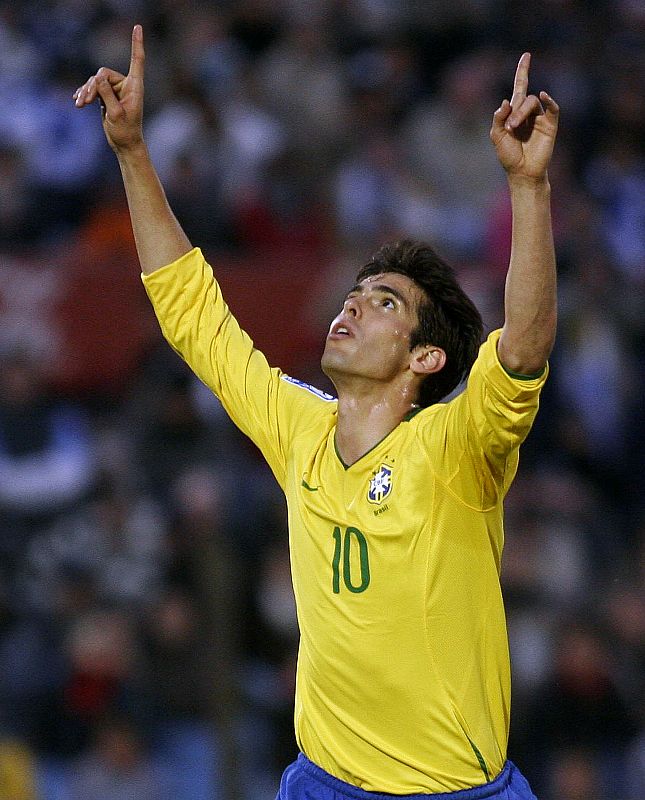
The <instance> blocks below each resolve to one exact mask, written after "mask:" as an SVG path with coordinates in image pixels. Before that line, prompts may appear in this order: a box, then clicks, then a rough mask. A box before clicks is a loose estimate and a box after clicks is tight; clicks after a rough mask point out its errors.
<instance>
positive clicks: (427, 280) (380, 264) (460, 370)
mask: <svg viewBox="0 0 645 800" xmlns="http://www.w3.org/2000/svg"><path fill="white" fill-rule="evenodd" d="M382 272H395V273H398V274H399V275H407V277H408V278H411V279H412V280H413V281H414V282H415V283H416V284H417V286H419V287H420V288H421V289H422V290H423V293H424V294H425V297H426V300H425V301H424V302H422V303H421V305H420V306H419V308H418V315H419V324H418V326H417V328H416V329H415V330H414V331H413V332H412V336H411V338H410V350H414V348H415V347H417V345H422V344H434V345H436V346H437V347H441V349H442V350H444V351H445V353H446V363H445V366H444V367H443V369H441V370H440V371H439V372H435V373H432V374H431V375H428V376H427V377H426V378H425V380H424V381H423V383H422V384H421V388H420V390H419V397H418V398H417V403H418V405H420V406H421V407H422V408H424V407H426V406H430V405H432V404H433V403H437V402H438V401H439V400H441V399H442V398H444V397H445V396H446V395H448V394H450V392H451V391H452V390H453V389H455V388H456V387H457V386H458V385H459V384H460V383H461V382H462V381H463V380H464V379H465V378H466V376H467V375H468V373H469V372H470V368H471V367H472V365H473V363H474V361H475V359H476V358H477V352H478V351H479V346H480V345H481V343H482V336H483V329H484V325H483V322H482V318H481V315H480V313H479V311H478V310H477V308H476V307H475V304H474V303H473V302H472V300H471V299H470V298H469V297H468V295H467V294H466V293H465V292H464V290H463V289H462V288H461V286H460V285H459V283H458V281H457V278H456V277H455V273H454V270H453V269H452V267H451V266H450V265H449V264H447V263H446V262H445V261H444V260H443V258H441V256H440V255H439V254H438V253H437V252H436V251H435V250H434V249H433V248H432V247H431V246H430V245H429V244H426V243H425V242H418V241H412V240H409V239H405V240H403V241H400V242H388V243H387V244H384V245H383V246H382V247H381V248H380V250H379V251H378V252H377V253H375V254H374V255H373V256H372V258H371V259H370V261H369V262H368V263H367V264H366V265H365V266H364V267H363V268H362V269H361V270H360V271H359V273H358V275H357V276H356V282H357V283H360V282H361V281H363V280H365V278H368V277H370V276H371V275H379V274H380V273H382Z"/></svg>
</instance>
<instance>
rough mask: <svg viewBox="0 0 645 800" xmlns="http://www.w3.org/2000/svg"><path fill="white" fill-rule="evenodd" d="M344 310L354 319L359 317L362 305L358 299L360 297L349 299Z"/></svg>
mask: <svg viewBox="0 0 645 800" xmlns="http://www.w3.org/2000/svg"><path fill="white" fill-rule="evenodd" d="M343 308H344V309H345V311H346V312H347V314H349V315H350V316H352V317H359V316H360V313H361V305H360V302H359V299H358V295H353V296H352V297H348V298H347V300H345V302H344V303H343Z"/></svg>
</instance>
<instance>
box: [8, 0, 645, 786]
mask: <svg viewBox="0 0 645 800" xmlns="http://www.w3.org/2000/svg"><path fill="white" fill-rule="evenodd" d="M134 22H141V23H143V25H144V30H145V35H146V49H147V57H148V63H147V83H146V90H147V96H146V124H145V127H146V135H147V141H148V143H149V147H150V150H151V152H152V154H153V157H154V160H155V163H156V164H157V166H158V169H159V171H160V173H161V176H162V178H163V181H164V184H165V186H166V188H167V192H168V195H169V198H170V201H171V204H172V206H173V207H174V209H175V210H176V212H177V214H178V216H179V218H180V220H181V221H182V223H183V224H184V225H185V227H186V229H187V231H188V233H189V235H190V236H191V237H192V239H193V241H194V242H195V243H196V244H199V245H201V246H202V247H203V249H204V251H205V253H206V254H207V256H208V258H209V259H210V260H211V262H212V263H213V264H214V265H215V266H216V268H217V273H218V276H219V277H220V278H221V282H222V284H223V286H224V289H225V292H226V296H227V298H228V300H229V303H230V305H231V306H232V308H233V310H234V311H235V312H236V314H237V315H238V317H239V318H240V320H241V321H242V322H243V323H244V325H245V326H246V327H247V328H248V330H249V331H250V332H251V333H252V335H253V336H254V338H255V339H256V341H257V343H258V344H259V345H260V346H261V347H262V348H263V349H264V350H265V352H266V353H267V354H268V355H269V357H270V358H271V360H272V361H273V362H274V363H278V364H280V365H281V366H283V367H284V368H285V369H286V370H287V371H289V372H290V373H292V374H294V375H296V376H298V377H300V378H304V379H307V380H310V381H311V382H313V383H315V384H317V385H319V386H321V388H328V386H327V384H326V382H325V380H324V378H323V377H322V376H321V375H320V372H319V369H318V359H319V355H320V352H321V347H322V342H323V337H324V334H325V331H326V326H327V323H328V321H329V319H331V317H332V316H333V314H334V312H335V309H336V308H337V306H338V303H339V299H340V298H341V297H342V293H343V291H344V290H345V289H346V288H347V286H348V285H349V282H350V281H351V280H352V278H353V275H354V273H355V270H356V267H357V266H358V265H360V264H362V262H363V261H365V260H366V258H367V257H368V256H369V254H370V253H371V251H372V250H373V249H375V248H376V247H377V246H378V244H380V243H381V242H382V241H383V240H385V239H387V238H392V237H395V236H397V237H398V236H401V235H406V236H414V237H423V238H427V239H429V240H431V241H433V242H434V243H435V244H436V245H437V246H438V247H439V249H440V250H441V251H442V252H443V253H444V254H445V255H446V256H448V257H449V259H451V260H452V261H453V263H455V265H456V266H457V268H458V271H459V274H460V276H461V278H462V280H463V282H464V284H465V286H466V287H467V288H468V290H469V291H470V292H471V294H472V296H473V297H474V298H475V299H476V301H477V303H478V305H479V307H480V308H481V309H482V311H483V313H484V316H485V319H486V323H487V325H488V327H489V328H491V327H494V326H496V325H497V324H499V322H500V320H501V297H502V285H503V278H504V272H505V267H506V264H507V259H508V250H509V238H510V218H509V204H508V199H507V196H506V191H505V182H504V177H503V174H502V171H501V169H500V168H499V166H498V165H497V163H496V160H495V156H494V153H493V151H492V148H491V146H490V145H489V142H488V139H487V136H488V128H489V125H490V119H491V115H492V112H493V110H494V109H495V108H496V107H497V106H498V105H499V102H500V100H501V99H502V98H503V97H504V96H509V91H510V86H511V81H512V75H513V71H514V67H515V63H516V61H517V58H518V56H519V54H520V53H521V52H522V51H523V50H526V49H529V50H531V51H532V52H533V67H532V75H531V85H532V87H533V88H534V89H540V88H545V89H547V90H548V91H549V92H550V93H552V94H553V96H554V97H555V98H556V99H557V100H558V101H559V102H560V104H561V106H562V121H561V132H560V137H559V141H558V145H557V151H556V155H555V158H554V162H553V165H552V168H551V170H550V173H551V179H552V184H553V187H554V195H553V208H554V226H555V237H556V246H557V252H558V263H559V273H560V287H561V289H560V298H561V299H560V314H561V321H560V328H559V336H558V341H557V344H556V349H555V352H554V355H553V358H552V376H551V378H550V380H549V383H548V386H547V388H546V390H545V393H544V399H543V403H542V409H541V412H540V415H539V417H538V422H537V424H536V426H535V429H534V430H533V432H532V434H531V436H530V439H529V441H528V442H527V444H526V446H525V448H524V453H523V459H522V464H521V468H520V475H519V478H518V480H517V482H516V484H515V486H514V488H513V489H512V491H511V494H510V496H509V499H508V511H507V520H508V523H507V546H506V553H505V561H504V570H505V571H504V580H503V583H504V588H505V593H506V598H507V609H508V622H509V631H510V640H511V650H512V656H513V667H514V706H513V718H512V734H511V751H510V753H511V756H512V757H513V758H514V759H515V760H516V761H518V762H519V763H520V765H521V766H522V768H523V769H524V771H525V772H526V774H527V775H528V777H529V778H530V779H531V780H532V782H533V783H534V788H535V789H536V790H537V791H538V793H539V795H540V797H541V798H544V800H583V799H584V800H642V798H643V797H645V728H644V724H645V716H644V711H645V703H644V696H643V690H644V684H645V591H644V590H645V517H644V514H643V510H644V508H643V488H644V486H643V484H644V475H645V463H644V459H643V439H644V433H645V431H644V425H643V421H644V420H643V400H642V398H643V390H644V388H645V387H644V385H643V384H644V379H643V378H644V375H645V371H644V370H643V366H644V364H643V362H644V355H645V348H644V333H645V322H644V320H645V313H644V312H645V301H644V294H643V289H644V285H645V6H644V5H643V2H642V0H613V1H612V0H587V2H582V0H580V1H576V0H532V2H518V1H514V0H449V1H448V0H426V1H425V2H423V1H422V0H410V1H409V2H399V1H397V0H308V1H307V2H305V1H304V0H272V1H271V2H269V0H238V1H237V2H210V3H195V2H191V3H187V2H182V1H181V0H172V1H171V0H157V2H154V3H153V2H145V1H144V0H50V1H49V2H39V3H27V2H1V3H0V109H1V113H0V551H1V558H0V797H2V798H3V800H28V799H29V798H43V800H77V799H78V800H80V799H81V798H82V799H83V800H125V798H132V797H137V798H138V800H163V798H174V800H184V799H185V800H188V798H190V800H207V799H208V800H213V798H222V800H236V799H237V798H240V799H241V798H249V799H251V798H253V800H262V799H263V798H268V799H269V800H270V799H271V798H273V796H274V793H275V789H276V785H277V780H278V777H279V774H280V772H281V770H282V768H283V767H284V766H285V764H286V763H287V762H288V761H289V760H290V759H291V757H292V756H293V754H294V743H293V735H292V732H291V707H292V699H293V697H292V693H293V669H294V656H295V649H296V645H297V631H296V623H295V617H294V609H293V603H292V599H291V594H290V586H289V568H288V554H287V550H286V533H285V515H284V507H283V502H282V500H281V498H280V496H279V494H278V492H277V489H276V488H275V486H274V484H273V482H272V479H271V478H270V476H269V475H268V473H267V470H266V468H265V467H264V466H263V464H262V463H261V462H260V460H259V459H258V456H257V454H256V453H255V452H254V450H253V448H252V447H251V446H250V445H249V444H248V443H246V442H245V441H244V440H243V439H242V438H241V437H240V435H239V434H238V433H237V432H236V431H235V430H233V429H232V428H231V425H230V424H229V423H228V421H227V420H226V419H225V418H224V417H223V415H222V412H221V410H220V409H219V407H218V405H217V403H216V402H215V401H213V400H212V398H210V397H209V396H208V394H207V393H206V392H205V390H203V388H202V387H200V386H199V385H197V384H196V383H195V382H194V380H193V379H192V378H191V377H190V375H188V374H187V372H186V370H185V369H184V367H183V365H182V364H181V363H180V362H179V361H178V359H177V358H176V356H174V354H172V353H171V352H170V350H169V348H168V347H167V346H166V345H165V344H164V343H162V342H161V337H160V334H159V333H158V331H157V328H156V324H155V322H154V319H153V317H152V313H151V311H150V310H149V308H148V306H147V301H146V300H145V297H144V292H143V289H142V287H141V285H140V282H139V277H138V268H137V261H136V255H135V252H134V248H133V243H132V237H131V233H130V228H129V222H128V217H127V211H126V208H125V206H124V197H123V192H122V188H121V184H120V177H119V173H118V168H117V165H116V162H115V159H114V157H113V155H112V153H111V152H110V151H109V149H108V148H107V146H106V144H105V143H104V140H103V134H102V131H101V128H100V121H99V115H98V110H95V109H88V110H85V111H83V112H79V111H78V110H76V109H75V108H74V106H73V102H72V99H71V95H72V92H73V90H74V89H75V88H76V87H77V86H78V85H80V83H82V82H83V81H84V80H85V79H86V77H87V76H88V75H89V74H90V73H91V72H92V71H94V70H95V69H96V68H97V67H98V66H100V65H102V64H106V65H109V66H114V67H118V68H120V69H123V70H125V69H127V64H128V58H129V43H130V32H131V28H132V24H133V23H134Z"/></svg>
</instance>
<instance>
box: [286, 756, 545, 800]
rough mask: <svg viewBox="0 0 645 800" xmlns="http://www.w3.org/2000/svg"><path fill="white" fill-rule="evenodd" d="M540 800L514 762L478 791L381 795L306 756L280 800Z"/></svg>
mask: <svg viewBox="0 0 645 800" xmlns="http://www.w3.org/2000/svg"><path fill="white" fill-rule="evenodd" d="M393 798H406V800H428V798H432V800H537V798H536V797H535V795H534V794H533V792H532V791H531V787H530V786H529V784H528V782H527V780H526V778H525V777H524V776H523V775H522V773H521V772H520V771H519V769H518V768H517V767H516V766H515V764H513V763H512V762H511V761H507V762H506V766H505V767H504V769H503V770H502V771H501V772H500V774H499V775H498V776H497V777H496V778H495V780H493V781H491V782H490V783H484V784H483V785H482V786H477V787H475V788H474V789H461V790H460V791H458V792H441V793H440V794H407V795H394V794H381V793H380V792H366V791H364V790H363V789H359V788H358V786H352V785H351V784H350V783H345V781H341V780H340V779H339V778H334V776H333V775H330V774H329V773H328V772H325V770H324V769H321V768H320V767H319V766H318V765H317V764H314V763H313V761H310V760H309V759H308V758H307V757H306V756H304V755H303V754H302V753H300V755H299V756H298V758H297V760H296V761H294V762H293V764H291V765H290V766H288V767H287V768H286V770H285V771H284V774H283V775H282V780H281V781H280V791H279V792H278V794H277V795H276V800H392V799H393Z"/></svg>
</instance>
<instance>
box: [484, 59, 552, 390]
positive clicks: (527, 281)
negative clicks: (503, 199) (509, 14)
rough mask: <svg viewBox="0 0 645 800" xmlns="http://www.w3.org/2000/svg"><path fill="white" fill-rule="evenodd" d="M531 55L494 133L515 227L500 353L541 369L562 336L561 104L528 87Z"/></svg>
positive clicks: (528, 370)
mask: <svg viewBox="0 0 645 800" xmlns="http://www.w3.org/2000/svg"><path fill="white" fill-rule="evenodd" d="M530 60H531V56H530V54H529V53H524V54H523V55H522V57H521V58H520V61H519V63H518V65H517V72H516V74H515V84H514V87H513V97H512V98H511V101H510V102H509V101H508V100H504V101H503V103H502V105H501V106H500V108H498V109H497V111H496V112H495V114H494V116H493V125H492V127H491V131H490V137H491V140H492V142H493V144H494V145H495V149H496V151H497V156H498V158H499V160H500V163H501V165H502V166H503V167H504V169H505V170H506V174H507V178H508V184H509V190H510V194H511V205H512V209H513V233H512V244H511V257H510V263H509V268H508V273H507V276H506V288H505V294H504V328H503V330H502V335H501V336H500V340H499V345H498V353H499V358H500V361H501V362H502V364H503V365H504V366H505V367H506V368H507V369H508V370H509V371H511V372H515V373H518V374H521V375H535V374H537V373H539V372H541V371H542V370H543V368H544V366H545V364H546V361H547V358H548V357H549V354H550V352H551V349H552V347H553V343H554V341H555V330H556V321H557V296H556V264H555V251H554V247H553V232H552V227H551V203H550V198H551V188H550V184H549V178H548V174H547V168H548V165H549V162H550V160H551V155H552V153H553V146H554V144H555V137H556V133H557V129H558V115H559V108H558V105H557V103H556V102H555V100H553V99H552V98H551V97H550V96H549V95H548V94H547V93H546V92H540V95H539V97H537V96H536V95H527V88H528V75H529V65H530Z"/></svg>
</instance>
